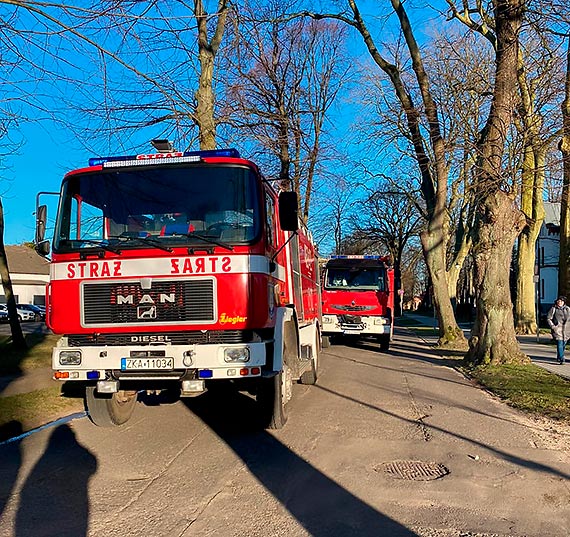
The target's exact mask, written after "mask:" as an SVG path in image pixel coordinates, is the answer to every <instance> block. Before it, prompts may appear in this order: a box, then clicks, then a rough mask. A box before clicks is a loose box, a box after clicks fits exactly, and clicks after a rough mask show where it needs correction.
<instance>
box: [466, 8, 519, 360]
mask: <svg viewBox="0 0 570 537" xmlns="http://www.w3.org/2000/svg"><path fill="white" fill-rule="evenodd" d="M494 6H495V27H496V35H497V53H496V61H495V65H496V68H495V86H494V91H493V102H492V103H491V109H490V110H489V117H488V118H487V123H486V124H485V127H484V129H483V132H482V134H481V138H480V140H479V143H478V151H479V158H478V163H477V164H478V165H477V176H476V182H475V184H474V188H475V189H476V192H477V196H478V199H477V218H476V223H475V238H474V240H473V243H474V245H476V246H474V250H473V254H474V255H473V260H474V266H475V292H476V303H477V317H476V319H475V324H474V326H473V329H472V331H471V340H470V341H469V352H468V353H467V356H466V358H467V359H468V360H469V361H471V362H473V363H475V364H480V363H485V364H486V363H493V364H498V363H523V362H526V361H528V358H527V357H526V356H525V354H524V353H522V352H521V350H520V347H519V344H518V341H517V339H516V336H515V327H514V319H513V310H512V302H511V292H510V272H511V259H512V251H513V245H514V241H515V239H516V237H517V235H518V234H519V233H520V231H521V230H522V228H523V227H524V225H525V223H526V221H525V218H524V215H523V213H522V212H521V211H520V210H519V209H517V208H516V207H515V204H514V201H513V199H512V197H511V195H510V194H508V193H507V192H505V191H503V188H505V190H507V191H508V188H509V185H507V184H505V177H504V174H503V157H504V148H505V142H506V139H507V133H508V130H509V128H510V126H511V125H512V117H513V112H514V110H515V105H516V102H517V97H518V91H517V89H518V84H517V66H518V46H519V42H518V36H519V31H520V28H521V25H522V20H523V15H524V9H525V7H526V2H525V0H495V2H494Z"/></svg>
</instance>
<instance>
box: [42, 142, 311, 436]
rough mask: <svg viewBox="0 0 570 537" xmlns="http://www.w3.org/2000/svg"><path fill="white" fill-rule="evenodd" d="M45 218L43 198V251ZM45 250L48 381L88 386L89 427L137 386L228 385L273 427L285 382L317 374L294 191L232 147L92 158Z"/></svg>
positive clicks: (116, 415)
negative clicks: (253, 402) (50, 341)
mask: <svg viewBox="0 0 570 537" xmlns="http://www.w3.org/2000/svg"><path fill="white" fill-rule="evenodd" d="M46 219H47V207H46V206H45V205H40V206H38V208H37V231H36V248H37V250H38V251H39V252H40V253H41V254H43V255H47V254H48V253H49V252H50V243H49V242H48V241H47V240H46V239H45V227H46V224H45V222H46ZM52 251H53V253H52V258H51V272H50V283H49V285H48V289H47V324H48V326H49V327H50V328H51V329H52V330H53V332H54V333H56V334H61V336H62V337H61V339H60V341H59V343H58V345H57V347H56V348H55V349H54V350H53V369H54V378H55V379H57V380H60V381H66V382H72V383H75V385H82V386H84V388H85V400H86V406H87V409H88V412H89V415H90V418H91V420H92V421H93V422H94V423H96V424H97V425H103V426H111V425H120V424H123V423H125V422H126V421H127V420H128V419H129V418H130V416H131V414H132V412H133V409H134V406H135V404H136V401H137V397H138V396H139V394H141V393H144V392H153V393H155V392H157V391H160V390H163V389H171V390H172V389H174V390H175V391H176V392H177V393H179V394H180V395H181V396H194V395H199V394H202V393H204V392H205V391H206V390H207V388H208V386H209V385H210V384H211V383H216V382H220V381H226V383H225V384H226V385H227V384H232V385H233V386H234V387H235V388H237V389H240V390H241V389H243V390H247V391H248V392H249V393H252V394H254V395H255V397H256V399H257V403H258V406H259V409H260V415H261V416H262V417H263V419H264V424H265V426H266V427H270V428H280V427H282V426H283V425H284V423H285V421H286V420H287V402H288V401H289V400H290V399H291V396H292V393H293V390H292V384H293V382H295V381H297V380H299V381H300V382H302V383H305V384H314V383H315V382H316V379H317V371H318V356H319V350H320V346H321V334H320V329H321V326H320V322H321V298H320V286H319V274H318V262H317V256H316V251H315V246H314V244H313V242H312V240H311V236H310V233H309V232H308V231H307V230H306V229H305V228H304V227H302V226H299V221H298V217H297V198H296V195H295V194H294V193H293V192H285V191H284V192H280V193H278V192H277V191H276V190H275V189H274V188H273V187H272V185H271V184H270V183H269V182H268V181H267V180H265V179H264V177H263V176H262V174H261V173H260V171H259V169H258V167H257V166H256V165H255V164H254V163H253V162H251V161H249V160H246V159H243V158H241V157H240V155H239V154H238V152H237V151H236V150H233V149H229V150H213V151H201V152H168V153H153V154H140V155H133V156H126V157H123V156H119V157H115V156H113V157H105V158H96V159H91V160H90V162H89V166H88V167H86V168H81V169H77V170H74V171H71V172H69V173H68V174H66V176H65V178H64V180H63V183H62V187H61V192H60V200H59V208H58V212H57V217H56V224H55V235H54V238H53V245H52Z"/></svg>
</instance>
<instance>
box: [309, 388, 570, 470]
mask: <svg viewBox="0 0 570 537" xmlns="http://www.w3.org/2000/svg"><path fill="white" fill-rule="evenodd" d="M315 388H317V389H319V390H322V391H324V392H327V393H329V394H331V395H335V396H337V397H341V398H343V399H346V400H347V401H350V402H352V403H357V404H359V405H362V406H365V407H366V408H370V409H371V410H375V411H377V412H381V413H383V414H385V415H386V416H391V417H392V418H396V419H398V420H401V421H404V422H406V423H409V424H411V425H417V420H413V419H410V418H405V417H403V416H400V415H398V414H396V413H394V412H390V411H389V410H386V409H383V408H380V407H378V406H376V405H371V404H370V403H366V402H364V401H361V400H359V399H357V398H355V397H351V396H349V395H344V394H342V393H339V392H337V391H335V390H331V389H329V388H325V387H324V386H322V385H320V384H317V385H315ZM422 425H423V426H424V427H426V428H427V429H429V430H431V431H437V432H440V433H443V434H447V435H449V436H453V437H454V438H458V439H460V440H464V441H465V442H468V443H470V444H473V445H474V446H478V447H480V448H482V449H485V450H487V451H490V452H492V453H495V454H496V455H497V456H499V457H501V458H502V459H503V460H505V461H507V462H510V463H512V464H516V465H517V466H521V467H523V468H528V469H530V470H536V471H539V472H544V473H547V474H550V475H553V476H556V477H561V478H563V479H570V474H568V473H565V472H561V471H559V470H557V469H556V468H552V467H551V466H547V465H545V464H542V463H539V462H535V461H531V460H528V459H523V458H521V457H517V456H516V455H512V454H510V453H507V452H506V451H502V450H500V449H497V448H494V447H492V446H489V445H487V444H484V443H483V442H479V441H478V440H474V439H473V438H469V437H467V436H463V435H461V434H458V433H454V432H452V431H449V430H447V429H444V428H443V427H438V426H436V425H431V424H430V423H428V422H426V421H425V420H422Z"/></svg>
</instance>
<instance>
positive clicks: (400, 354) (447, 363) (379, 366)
mask: <svg viewBox="0 0 570 537" xmlns="http://www.w3.org/2000/svg"><path fill="white" fill-rule="evenodd" d="M326 355H327V356H333V357H335V358H339V359H340V360H344V361H347V362H352V363H354V364H358V365H362V366H365V367H372V368H376V369H382V370H387V371H395V372H401V369H398V368H393V367H389V366H387V365H386V364H384V363H383V364H371V363H369V362H365V361H363V360H356V359H354V358H349V357H348V356H344V355H342V354H338V353H336V352H331V349H330V348H329V349H327V350H326ZM392 356H393V357H396V358H406V359H408V358H409V359H412V360H419V361H422V362H427V363H431V364H435V365H439V366H444V367H455V366H457V362H456V361H455V360H453V361H451V360H450V361H442V360H434V359H431V358H425V357H424V358H422V357H421V356H418V355H417V354H409V353H405V352H401V351H400V350H398V352H397V353H394V354H393V355H392ZM408 373H409V374H411V375H417V376H419V377H424V378H433V379H437V380H441V381H442V382H448V383H451V384H464V382H460V381H457V380H451V379H442V378H440V377H437V376H432V375H427V374H426V373H425V372H423V371H422V372H416V371H411V372H408Z"/></svg>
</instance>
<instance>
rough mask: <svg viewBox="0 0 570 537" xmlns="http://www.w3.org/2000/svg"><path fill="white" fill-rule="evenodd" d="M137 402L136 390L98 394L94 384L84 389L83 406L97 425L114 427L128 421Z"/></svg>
mask: <svg viewBox="0 0 570 537" xmlns="http://www.w3.org/2000/svg"><path fill="white" fill-rule="evenodd" d="M136 403H137V392H133V391H125V390H120V391H118V392H116V393H113V394H111V396H110V397H109V396H105V395H100V394H98V393H97V389H96V388H95V386H87V388H86V389H85V406H86V407H87V412H88V414H89V418H90V419H91V421H92V422H93V423H94V424H95V425H98V426H99V427H114V426H117V425H123V424H124V423H126V422H127V421H129V419H130V417H131V416H132V414H133V411H134V409H135V405H136Z"/></svg>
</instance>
